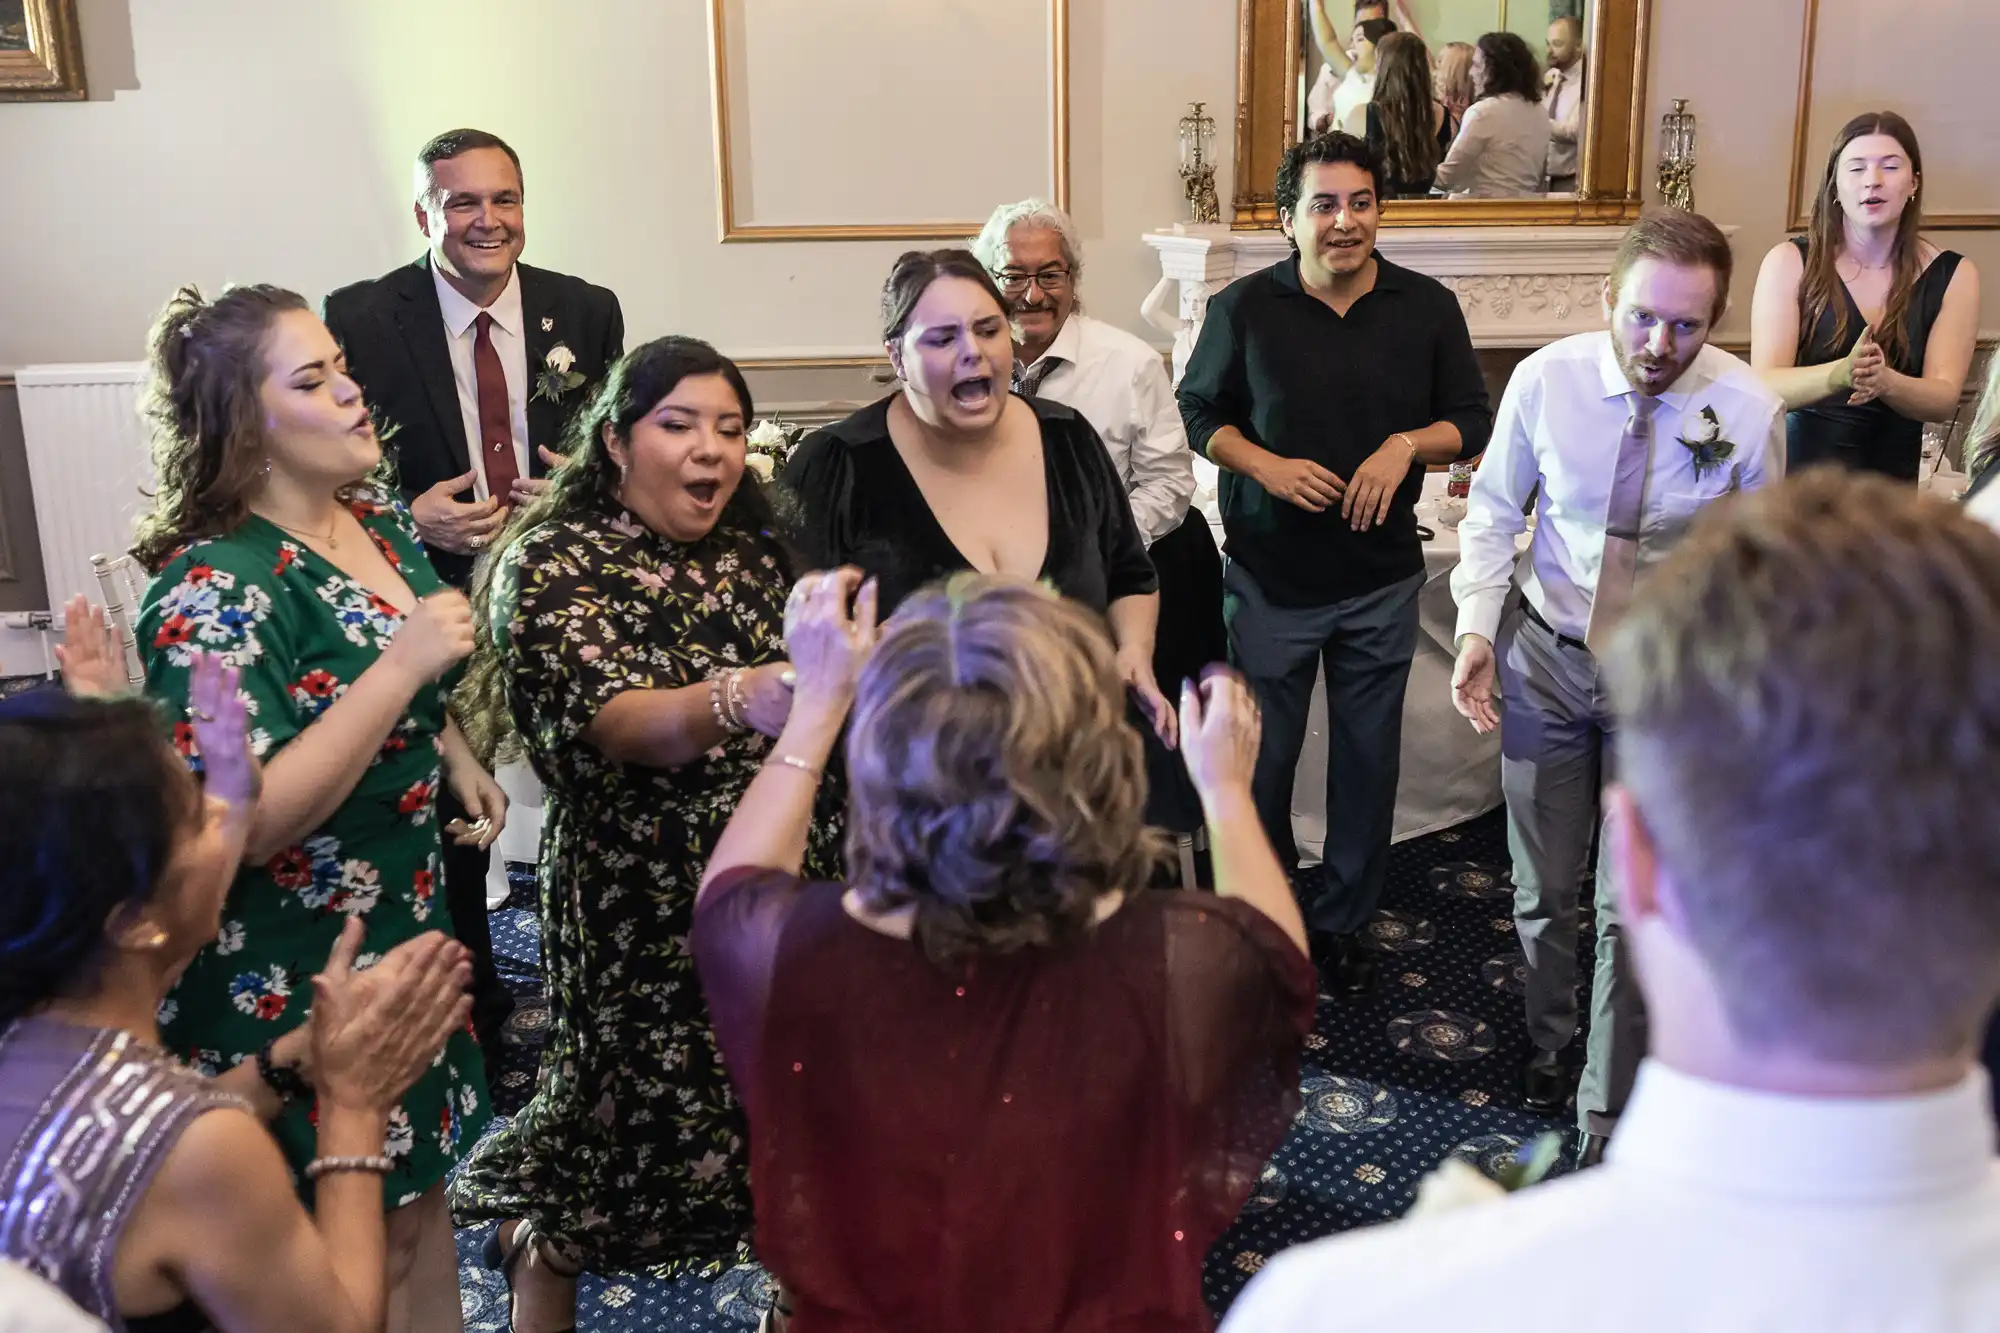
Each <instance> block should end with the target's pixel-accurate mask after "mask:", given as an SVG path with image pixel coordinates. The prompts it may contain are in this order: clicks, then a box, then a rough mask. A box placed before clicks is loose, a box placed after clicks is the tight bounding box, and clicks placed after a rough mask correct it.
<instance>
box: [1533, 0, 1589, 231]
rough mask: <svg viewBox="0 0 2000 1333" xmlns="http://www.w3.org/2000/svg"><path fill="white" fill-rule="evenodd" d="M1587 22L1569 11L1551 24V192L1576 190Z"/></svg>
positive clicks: (1546, 87)
mask: <svg viewBox="0 0 2000 1333" xmlns="http://www.w3.org/2000/svg"><path fill="white" fill-rule="evenodd" d="M1584 73H1585V65H1584V55H1583V22H1582V20H1580V19H1577V18H1575V17H1574V16H1572V15H1568V14H1565V15H1563V16H1562V17H1560V18H1558V19H1556V20H1555V21H1554V22H1553V23H1551V24H1549V71H1548V73H1547V74H1545V75H1543V76H1542V90H1543V91H1542V104H1543V105H1544V106H1546V107H1547V108H1548V109H1549V193H1550V194H1573V193H1575V191H1576V172H1577V163H1578V161H1579V156H1578V155H1579V153H1580V152H1581V147H1580V145H1581V144H1582V143H1583V104H1584V95H1583V94H1584Z"/></svg>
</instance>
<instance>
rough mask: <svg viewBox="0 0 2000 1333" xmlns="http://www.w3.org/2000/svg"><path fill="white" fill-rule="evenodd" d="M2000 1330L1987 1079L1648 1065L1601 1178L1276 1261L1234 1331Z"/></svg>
mask: <svg viewBox="0 0 2000 1333" xmlns="http://www.w3.org/2000/svg"><path fill="white" fill-rule="evenodd" d="M1348 1329H1352V1330H1355V1331H1356V1333H1364V1331H1365V1333H1383V1330H1385V1329H1410V1330H1417V1329H1478V1330H1481V1333H1516V1331H1518V1333H1586V1330H1587V1331H1588V1333H1598V1331H1599V1330H1603V1331H1605V1333H1611V1331H1612V1330H1615V1333H1651V1330H1655V1329H1657V1330H1660V1333H1738V1331H1739V1330H1740V1333H1891V1331H1892V1330H1894V1331H1899V1333H1916V1331H1917V1330H1922V1333H1971V1330H1994V1329H2000V1163H1997V1162H1996V1161H1995V1159H1994V1155H1993V1111H1992V1107H1991V1105H1990V1103H1989V1101H1988V1084H1987V1079H1986V1076H1985V1074H1984V1073H1974V1074H1971V1075H1968V1076H1967V1077H1966V1078H1965V1079H1964V1080H1963V1081H1962V1082H1960V1083H1958V1084H1957V1085H1955V1086H1953V1087H1951V1088H1949V1089H1946V1090H1944V1091H1942V1092H1936V1093H1930V1094H1927V1095H1924V1096H1916V1097H1874V1098H1831V1097H1825V1098H1821V1097H1793V1096H1778V1095H1774V1094H1771V1093H1763V1092H1754V1091H1750V1090H1747V1089H1744V1088H1734V1087H1726V1086H1723V1085H1721V1084H1717V1083H1710V1082H1706V1081H1703V1080H1701V1079H1696V1078H1691V1077H1689V1076H1688V1075H1686V1074H1682V1073H1680V1072H1678V1071H1676V1070H1674V1069H1671V1068H1669V1067H1667V1066H1666V1065H1664V1064H1662V1063H1660V1062H1659V1061H1657V1060H1654V1061H1648V1062H1647V1063H1645V1064H1644V1065H1642V1066H1641V1067H1640V1071H1639V1080H1638V1084H1637V1086H1636V1087H1635V1088H1634V1089H1633V1093H1632V1099H1631V1101H1630V1103H1629V1104H1628V1105H1627V1107H1626V1110H1625V1113H1624V1115H1623V1116H1621V1117H1620V1118H1619V1121H1618V1133H1617V1134H1616V1136H1614V1137H1613V1138H1612V1140H1611V1147H1610V1150H1609V1151H1608V1153H1607V1154H1606V1156H1605V1163H1604V1165H1603V1166H1601V1167H1598V1168H1595V1169H1593V1170H1590V1171H1586V1172H1582V1173H1580V1174H1578V1175H1574V1176H1569V1177H1565V1178H1562V1179H1558V1180H1554V1181H1550V1182H1549V1183H1547V1184H1544V1185H1538V1186H1535V1187H1534V1188H1532V1189H1530V1190H1528V1191H1526V1192H1525V1193H1523V1194H1521V1195H1519V1196H1517V1197H1515V1198H1511V1199H1506V1200H1496V1201H1493V1202H1490V1203H1482V1204H1476V1205H1473V1206H1471V1207H1468V1208H1465V1209H1463V1210H1461V1211H1456V1212H1447V1213H1442V1214H1439V1215H1437V1216H1435V1217H1429V1218H1423V1219H1419V1220H1417V1221H1413V1222H1408V1223H1398V1224H1391V1225H1388V1226H1381V1227H1373V1228H1369V1229H1367V1230H1365V1231H1356V1232H1351V1233H1349V1234H1347V1235H1344V1236H1335V1237H1333V1238H1331V1239H1328V1240H1322V1241H1315V1242H1313V1243H1311V1244H1309V1245H1303V1246H1300V1247H1298V1248H1296V1249H1293V1250H1288V1251H1286V1252H1285V1253H1283V1254H1280V1255H1278V1256H1277V1257H1276V1258H1275V1259H1273V1260H1272V1261H1271V1263H1270V1264H1268V1265H1267V1266H1266V1267H1265V1268H1264V1270H1263V1272H1262V1273H1261V1274H1260V1275H1259V1276H1258V1277H1257V1279H1256V1280H1255V1281H1253V1282H1252V1283H1251V1284H1250V1286H1249V1288H1248V1289H1247V1290H1246V1291H1245V1292H1244V1293H1243V1294H1242V1295H1241V1296H1240V1297H1238V1298H1237V1301H1236V1304H1235V1305H1234V1306H1233V1307H1232V1308H1231V1309H1230V1312H1229V1318H1228V1321H1227V1322H1226V1323H1224V1324H1223V1333H1267V1331H1268V1330H1284V1331H1285V1333H1333V1331H1334V1330H1348Z"/></svg>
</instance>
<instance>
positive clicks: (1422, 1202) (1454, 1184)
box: [1403, 1134, 1562, 1219]
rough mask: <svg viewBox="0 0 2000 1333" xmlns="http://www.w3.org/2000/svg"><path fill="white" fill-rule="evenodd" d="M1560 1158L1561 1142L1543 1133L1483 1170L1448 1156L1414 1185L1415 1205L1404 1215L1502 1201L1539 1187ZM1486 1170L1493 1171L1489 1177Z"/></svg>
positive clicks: (1460, 1159)
mask: <svg viewBox="0 0 2000 1333" xmlns="http://www.w3.org/2000/svg"><path fill="white" fill-rule="evenodd" d="M1561 1157H1562V1140H1561V1139H1560V1138H1559V1137H1557V1136H1556V1135H1554V1134H1544V1135H1542V1136H1541V1137H1540V1138H1538V1139H1536V1140H1534V1141H1533V1142H1531V1143H1524V1144H1522V1145H1521V1147H1520V1148H1519V1149H1517V1150H1516V1151H1515V1154H1514V1158H1513V1160H1512V1161H1510V1162H1507V1163H1505V1164H1503V1165H1500V1166H1498V1167H1488V1168H1486V1170H1482V1169H1481V1168H1480V1167H1478V1166H1475V1165H1473V1164H1472V1163H1471V1162H1468V1161H1466V1160H1465V1159H1464V1158H1462V1157H1447V1158H1445V1159H1444V1161H1443V1162H1441V1163H1439V1165H1438V1168H1437V1170H1435V1171H1433V1172H1431V1173H1430V1174H1429V1175H1428V1176H1425V1177H1424V1178H1423V1179H1422V1180H1420V1181H1418V1182H1417V1198H1416V1202H1415V1203H1413V1204H1411V1205H1410V1211H1409V1212H1407V1213H1405V1214H1404V1215H1403V1216H1404V1217H1405V1218H1406V1219H1407V1218H1411V1217H1431V1216H1434V1215H1435V1214H1438V1213H1452V1212H1457V1211H1458V1210H1459V1209H1461V1208H1472V1207H1476V1206H1477V1205H1479V1204H1482V1203H1491V1202H1493V1201H1494V1200H1496V1199H1504V1198H1506V1197H1507V1196H1508V1195H1509V1194H1515V1193H1518V1192H1520V1191H1521V1190H1524V1189H1527V1188H1528V1187H1529V1186H1530V1185H1538V1184H1540V1183H1541V1182H1542V1180H1543V1179H1544V1178H1545V1177H1547V1175H1548V1174H1549V1172H1550V1171H1552V1170H1554V1169H1555V1165H1556V1163H1557V1161H1558V1160H1560V1158H1561ZM1487 1170H1491V1171H1493V1172H1494V1174H1492V1175H1488V1174H1487V1173H1486V1172H1487Z"/></svg>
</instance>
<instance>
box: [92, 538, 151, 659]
mask: <svg viewBox="0 0 2000 1333" xmlns="http://www.w3.org/2000/svg"><path fill="white" fill-rule="evenodd" d="M90 568H91V570H92V572H94V573H95V574H96V575H97V591H98V595H99V596H101V597H102V598H103V599H104V614H105V618H106V619H108V620H109V621H110V622H111V634H112V637H113V638H115V639H116V640H117V641H118V647H119V650H120V651H121V652H123V653H124V654H125V679H126V680H127V681H129V682H130V683H131V684H133V685H144V684H145V683H146V664H145V662H144V661H143V660H142V659H141V658H140V656H139V638H138V635H137V634H136V633H135V632H134V630H133V629H132V620H133V617H135V616H136V615H138V613H139V608H140V607H141V606H143V605H144V604H145V598H146V575H145V571H144V570H142V569H140V568H139V562H138V561H137V560H134V559H133V558H132V557H131V556H129V555H121V556H119V557H118V558H117V559H116V560H113V559H111V558H110V557H108V556H102V555H94V556H92V557H90Z"/></svg>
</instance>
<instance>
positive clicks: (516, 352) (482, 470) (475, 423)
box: [431, 264, 531, 503]
mask: <svg viewBox="0 0 2000 1333" xmlns="http://www.w3.org/2000/svg"><path fill="white" fill-rule="evenodd" d="M431 281H432V282H434V283H436V284H437V294H438V311H439V313H441V314H442V315H443V316H444V333H445V344H446V346H448V347H449V348H450V349H451V377H452V380H453V381H454V382H455V383H456V385H457V387H458V410H459V414H460V415H461V416H462V417H463V418H464V420H465V447H466V450H467V452H469V453H470V454H471V455H472V470H473V472H474V473H476V474H477V475H476V477H475V478H474V480H473V483H472V495H473V498H474V499H476V500H484V499H485V498H486V494H487V492H486V464H485V462H484V461H483V460H482V459H481V458H480V456H479V455H480V451H481V450H482V449H483V448H484V447H485V445H484V443H483V442H482V441H481V440H480V438H479V374H478V371H477V370H476V369H475V367H474V366H473V361H472V344H473V340H474V339H475V338H476V337H478V334H477V333H476V332H475V331H474V329H473V327H472V325H473V322H474V321H475V320H477V319H478V318H479V307H478V306H476V305H474V304H473V303H472V302H471V301H468V300H467V299H466V298H465V296H464V295H463V294H462V293H461V292H460V291H459V290H458V288H456V287H454V286H452V285H451V284H450V283H448V282H446V281H445V280H444V275H443V274H442V273H439V272H438V271H437V266H436V265H435V264H433V265H432V266H431ZM486 313H487V314H489V315H491V316H493V333H492V337H493V350H494V351H495V352H497V353H498V354H499V356H500V372H501V376H502V377H503V378H504V379H505V380H506V381H507V422H508V425H509V426H510V427H511V428H512V430H513V434H514V464H515V469H516V471H517V472H518V473H519V474H520V475H521V476H523V477H526V476H529V475H531V473H530V471H529V461H528V391H529V384H528V330H527V326H526V324H525V323H524V320H525V316H523V315H522V313H521V270H520V269H519V268H518V267H516V268H515V269H514V271H513V272H512V273H510V274H509V275H508V276H507V285H506V286H505V287H504V288H502V289H501V292H500V295H499V296H497V297H495V298H494V301H493V304H492V305H490V306H487V307H486ZM500 499H501V501H502V502H503V503H504V502H505V501H506V499H507V497H506V496H504V495H503V496H501V497H500Z"/></svg>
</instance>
